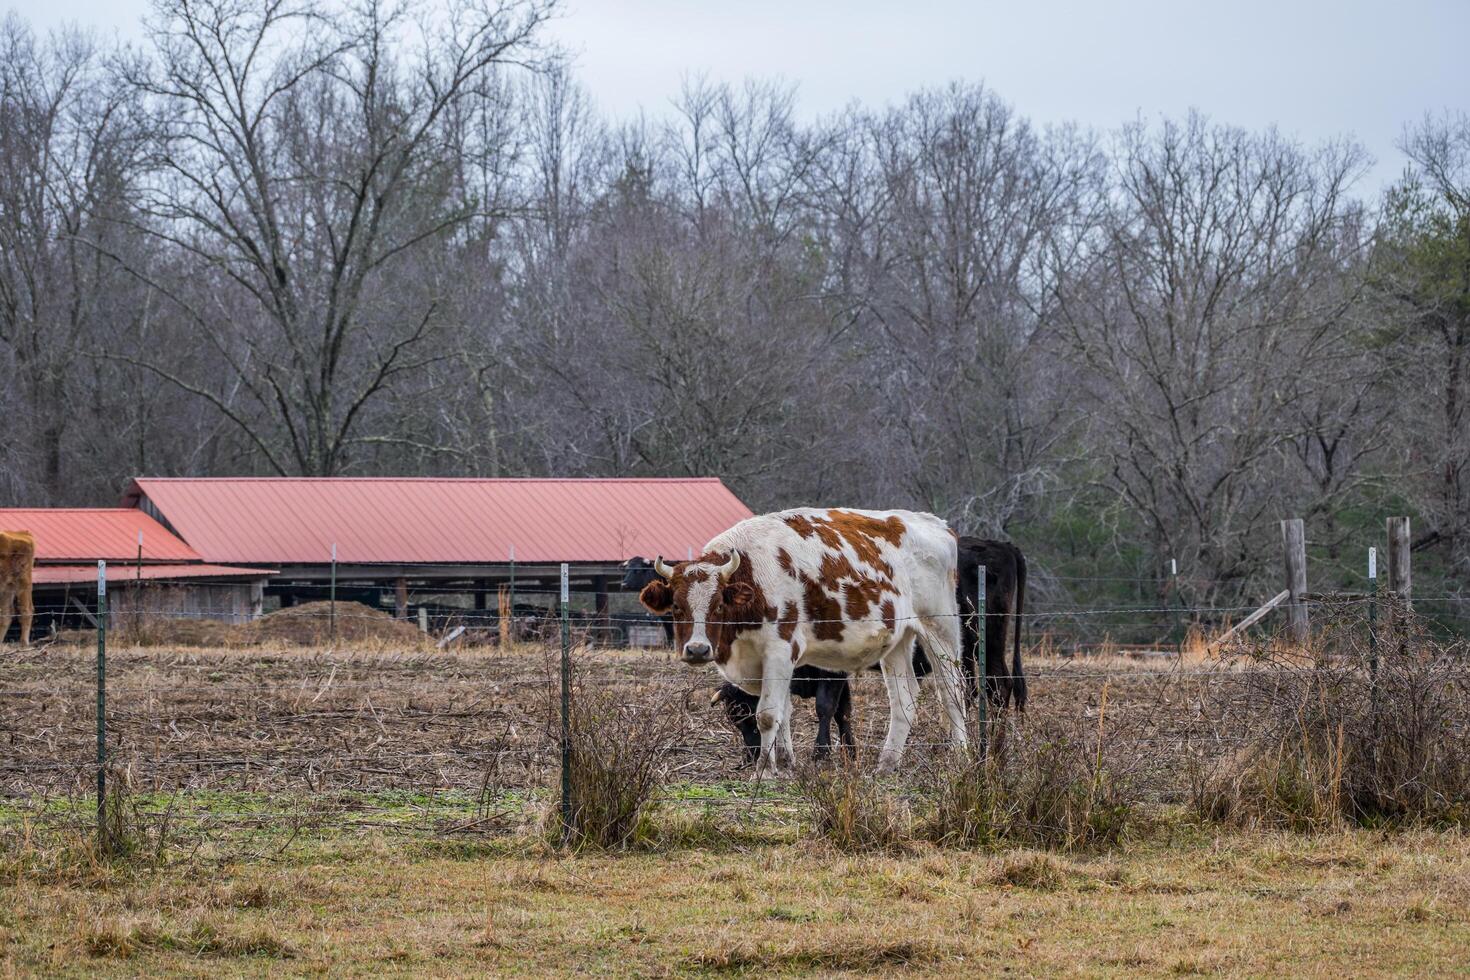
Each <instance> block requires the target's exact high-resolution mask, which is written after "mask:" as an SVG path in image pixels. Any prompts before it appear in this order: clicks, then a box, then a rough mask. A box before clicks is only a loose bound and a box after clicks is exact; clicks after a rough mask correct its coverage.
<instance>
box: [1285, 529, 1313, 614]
mask: <svg viewBox="0 0 1470 980" xmlns="http://www.w3.org/2000/svg"><path fill="white" fill-rule="evenodd" d="M1281 541H1282V544H1283V545H1284V547H1285V550H1286V591H1288V592H1290V593H1291V595H1290V597H1289V598H1288V600H1287V606H1286V621H1287V624H1288V626H1289V627H1290V629H1291V639H1292V641H1293V642H1295V643H1306V642H1307V637H1308V629H1307V626H1308V623H1307V605H1306V603H1305V602H1303V601H1302V596H1303V595H1305V594H1306V591H1307V531H1306V526H1305V525H1304V524H1303V523H1302V519H1301V518H1300V517H1293V518H1291V519H1290V520H1285V521H1282V522H1281Z"/></svg>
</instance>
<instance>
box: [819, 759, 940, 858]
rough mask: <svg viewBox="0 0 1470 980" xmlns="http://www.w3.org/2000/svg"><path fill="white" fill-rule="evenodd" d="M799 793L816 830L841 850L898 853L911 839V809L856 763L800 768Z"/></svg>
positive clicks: (847, 762)
mask: <svg viewBox="0 0 1470 980" xmlns="http://www.w3.org/2000/svg"><path fill="white" fill-rule="evenodd" d="M796 790H797V794H798V797H799V799H800V801H801V807H802V810H803V811H804V812H805V814H806V817H807V819H808V820H809V821H810V822H811V825H812V829H813V830H814V831H815V832H816V833H817V834H818V835H819V836H820V837H821V838H822V839H823V840H825V841H827V842H828V843H829V844H831V845H832V846H834V847H836V848H838V849H839V850H843V851H854V852H856V851H889V850H898V849H900V848H902V847H903V846H904V845H905V844H906V843H907V842H908V841H909V840H910V838H911V830H912V826H913V818H912V814H911V812H910V809H909V806H908V804H907V803H905V802H904V801H902V800H900V799H899V798H898V797H896V796H895V795H894V793H893V792H892V789H891V788H890V786H889V785H888V784H887V783H886V782H885V781H884V780H882V779H879V778H877V777H875V776H874V775H873V774H872V773H871V772H865V771H863V769H862V768H861V767H860V766H859V764H858V763H856V762H853V761H849V760H846V759H844V760H843V761H841V762H838V763H837V764H836V765H834V766H832V767H830V768H823V767H806V768H803V769H800V770H798V772H797V777H796Z"/></svg>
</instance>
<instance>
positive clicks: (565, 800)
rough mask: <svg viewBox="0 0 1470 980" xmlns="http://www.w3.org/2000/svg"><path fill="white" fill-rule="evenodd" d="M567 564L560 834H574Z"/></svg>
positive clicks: (563, 582) (564, 566) (563, 593)
mask: <svg viewBox="0 0 1470 980" xmlns="http://www.w3.org/2000/svg"><path fill="white" fill-rule="evenodd" d="M570 599H571V595H570V589H569V588H568V586H567V564H566V562H562V565H561V832H562V842H563V843H566V841H567V840H569V839H570V837H571V833H572V623H571V612H570V610H569V609H568V605H569V604H570Z"/></svg>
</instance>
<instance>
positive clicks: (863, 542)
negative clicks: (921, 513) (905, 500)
mask: <svg viewBox="0 0 1470 980" xmlns="http://www.w3.org/2000/svg"><path fill="white" fill-rule="evenodd" d="M827 523H828V525H829V526H830V527H831V528H832V529H833V530H834V531H836V533H837V534H838V535H840V536H841V537H842V539H843V540H844V541H846V542H847V545H848V547H850V548H851V549H852V551H853V554H855V555H857V556H858V560H859V561H861V562H862V563H863V564H865V565H868V566H869V567H871V568H873V569H874V570H875V571H877V572H879V573H881V574H882V575H883V577H884V578H892V577H893V566H891V565H889V564H888V563H887V562H886V561H884V560H883V551H882V548H881V546H880V545H879V544H878V542H879V541H886V542H887V543H888V544H890V545H893V546H895V547H896V546H897V545H898V544H900V543H901V542H902V541H903V534H904V531H905V530H906V528H905V527H904V523H903V521H902V520H900V519H899V518H897V517H885V518H883V519H882V520H879V519H878V518H876V517H869V516H867V515H866V514H857V513H854V512H852V511H850V510H834V511H832V512H831V516H830V517H829V518H828V519H827Z"/></svg>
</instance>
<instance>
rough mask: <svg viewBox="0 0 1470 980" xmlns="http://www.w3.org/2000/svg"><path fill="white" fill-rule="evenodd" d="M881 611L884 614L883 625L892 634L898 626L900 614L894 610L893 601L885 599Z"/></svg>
mask: <svg viewBox="0 0 1470 980" xmlns="http://www.w3.org/2000/svg"><path fill="white" fill-rule="evenodd" d="M880 609H881V610H882V612H883V625H884V626H886V627H888V629H889V631H890V632H892V631H893V630H894V629H895V628H896V627H897V626H898V614H897V613H896V612H895V610H894V608H893V600H892V599H884V600H883V605H882V606H881V607H880Z"/></svg>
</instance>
